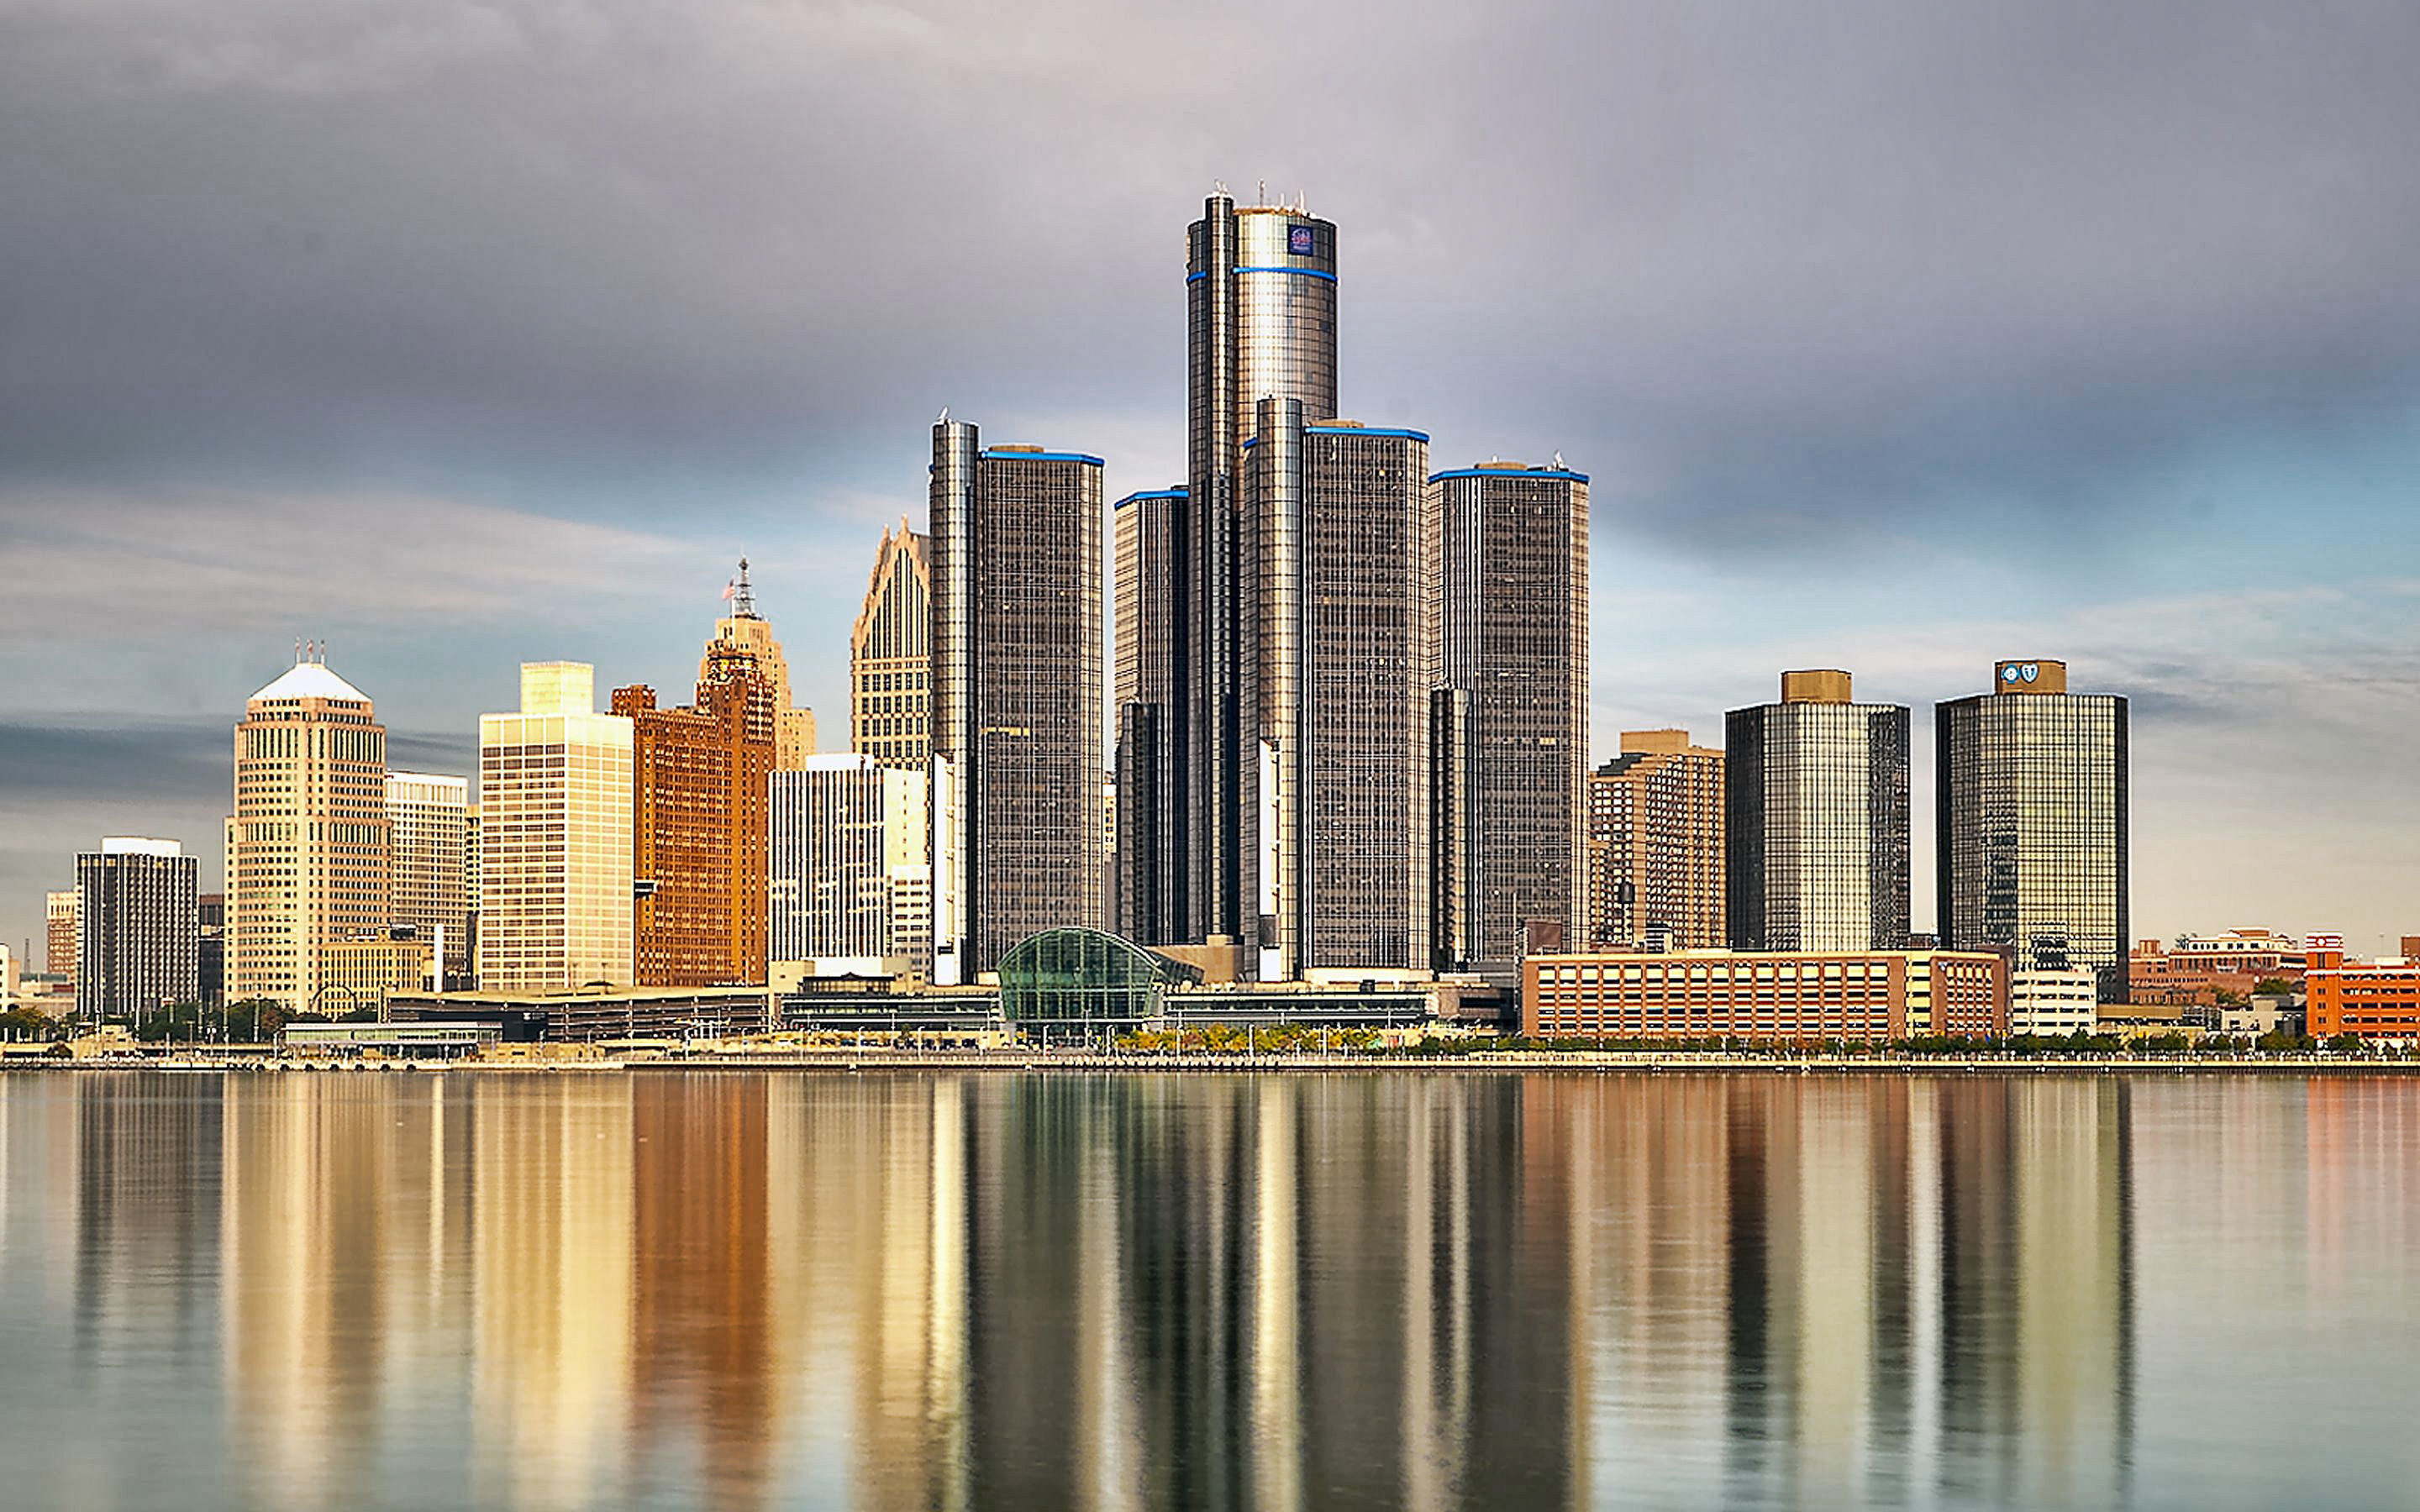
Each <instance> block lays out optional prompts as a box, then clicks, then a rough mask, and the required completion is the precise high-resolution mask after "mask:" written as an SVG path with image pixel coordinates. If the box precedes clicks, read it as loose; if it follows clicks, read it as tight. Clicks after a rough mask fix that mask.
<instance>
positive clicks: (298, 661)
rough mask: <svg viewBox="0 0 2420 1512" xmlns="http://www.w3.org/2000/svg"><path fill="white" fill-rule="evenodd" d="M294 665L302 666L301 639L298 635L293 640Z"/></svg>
mask: <svg viewBox="0 0 2420 1512" xmlns="http://www.w3.org/2000/svg"><path fill="white" fill-rule="evenodd" d="M294 665H295V666H297V667H300V666H302V637H301V636H299V635H298V636H296V637H295V638H294Z"/></svg>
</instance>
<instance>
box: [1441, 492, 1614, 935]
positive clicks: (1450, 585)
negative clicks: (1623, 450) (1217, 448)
mask: <svg viewBox="0 0 2420 1512" xmlns="http://www.w3.org/2000/svg"><path fill="white" fill-rule="evenodd" d="M1429 482H1430V487H1431V488H1432V489H1433V490H1434V499H1433V501H1432V505H1431V507H1432V509H1433V510H1434V511H1435V515H1436V523H1435V528H1434V530H1433V531H1432V532H1430V535H1429V543H1430V544H1429V558H1428V562H1427V570H1426V573H1425V577H1426V579H1427V584H1428V592H1429V594H1430V596H1431V603H1432V609H1431V615H1430V633H1431V634H1432V635H1433V636H1434V637H1435V651H1434V652H1433V655H1432V665H1433V666H1434V667H1435V670H1436V674H1437V678H1438V686H1439V688H1440V689H1441V691H1440V693H1439V694H1438V696H1437V698H1436V700H1435V702H1434V703H1433V707H1432V719H1433V720H1434V723H1435V733H1434V735H1433V739H1432V743H1433V746H1434V747H1435V762H1436V764H1437V770H1436V772H1435V777H1434V780H1435V782H1436V783H1437V785H1438V788H1439V809H1440V812H1441V815H1442V820H1443V822H1442V824H1441V825H1440V831H1441V832H1440V835H1439V839H1438V845H1439V847H1440V854H1438V855H1437V856H1435V875H1436V879H1437V881H1436V887H1437V894H1438V901H1437V903H1435V906H1434V910H1433V912H1434V928H1435V949H1434V952H1433V953H1434V955H1435V960H1436V962H1437V964H1439V966H1440V967H1450V968H1452V969H1463V970H1471V971H1476V972H1479V973H1481V974H1482V975H1485V976H1488V977H1490V978H1492V979H1495V980H1502V981H1506V982H1510V981H1512V980H1516V979H1517V976H1518V973H1519V969H1520V963H1521V960H1522V958H1523V957H1524V956H1525V955H1528V954H1529V953H1531V952H1534V951H1556V950H1561V949H1567V948H1568V945H1569V944H1570V943H1571V942H1575V941H1576V940H1577V939H1578V938H1579V934H1580V928H1581V924H1582V907H1583V902H1584V900H1583V896H1582V895H1583V893H1584V891H1585V879H1584V873H1583V870H1582V867H1583V861H1584V858H1585V857H1584V850H1585V845H1586V833H1585V831H1586V823H1585V814H1586V809H1585V804H1586V786H1585V785H1586V781H1587V773H1588V688H1589V680H1588V616H1589V592H1588V581H1589V579H1588V549H1589V548H1588V529H1589V513H1588V512H1589V487H1588V478H1587V476H1586V475H1585V474H1582V473H1578V472H1571V471H1564V470H1563V469H1561V468H1552V467H1548V468H1538V467H1525V466H1523V465H1521V464H1519V463H1495V464H1490V465H1487V466H1482V467H1475V468H1462V469H1457V470H1455V471H1450V472H1440V473H1437V474H1435V476H1434V477H1432V478H1431V479H1430V480H1429Z"/></svg>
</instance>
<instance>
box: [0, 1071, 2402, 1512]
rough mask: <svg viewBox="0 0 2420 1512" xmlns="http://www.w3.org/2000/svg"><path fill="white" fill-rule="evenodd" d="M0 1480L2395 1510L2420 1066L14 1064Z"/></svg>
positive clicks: (1337, 1500)
mask: <svg viewBox="0 0 2420 1512" xmlns="http://www.w3.org/2000/svg"><path fill="white" fill-rule="evenodd" d="M0 1183H5V1184H0V1504H7V1505H11V1506H28V1507H33V1506H40V1507H82V1506H91V1507H104V1506H127V1507H135V1506H142V1507H154V1506H158V1507H168V1506H176V1507H209V1506H228V1507H238V1506H240V1507H256V1506H258V1507H322V1506H349V1507H421V1506H456V1505H476V1506H492V1507H566V1506H588V1505H646V1506H664V1507H682V1506H733V1507H752V1506H850V1507H868V1508H893V1507H895V1508H925V1507H953V1506H958V1507H1036V1508H1061V1507H1092V1506H1101V1507H1127V1506H1131V1507H1156V1506H1211V1507H1227V1506H1252V1507H1273V1508H1283V1507H1352V1506H1370V1507H1385V1506H1416V1507H1446V1506H1470V1507H1481V1506H1485V1507H1525V1506H1541V1507H1555V1506H1656V1507H1664V1506H1702V1507H1725V1508H1736V1507H1759V1506H1832V1505H1848V1504H1857V1505H1881V1506H1912V1507H1948V1506H2003V1505H2040V1506H2079V1507H2102V1506H2113V1505H2119V1506H2123V1505H2133V1506H2143V1507H2177V1508H2185V1507H2195V1508H2200V1507H2211V1506H2269V1505H2285V1504H2292V1505H2296V1506H2301V1507H2320V1506H2348V1507H2352V1506H2365V1507H2366V1506H2409V1505H2414V1504H2420V1432H2415V1429H2414V1424H2413V1418H2414V1414H2415V1410H2420V1289H2415V1285H2414V1283H2415V1281H2420V1083H2415V1082H2411V1081H2404V1080H2382V1079H2381V1080H2369V1079H2363V1080H2350V1079H2348V1080H2342V1081H2324V1080H2322V1081H2311V1082H2304V1081H2299V1080H2286V1079H2268V1078H2261V1079H2254V1078H2248V1077H2247V1078H2242V1079H2220V1078H2214V1077H2213V1078H2202V1079H2178V1080H2160V1079H2149V1080H2134V1081H2118V1080H2111V1079H2105V1078H2102V1079H2095V1078H2082V1077H2078V1078H2068V1077H2055V1076H2039V1077H2037V1076H2027V1077H2024V1078H2019V1079H2009V1080H2001V1079H1994V1078H1954V1079H1940V1080H1910V1079H1898V1078H1886V1079H1885V1078H1877V1079H1871V1080H1847V1081H1840V1080H1830V1079H1816V1080H1809V1079H1789V1078H1776V1077H1769V1076H1761V1075H1757V1076H1736V1077H1730V1076H1678V1075H1675V1076H1666V1077H1653V1076H1588V1075H1569V1074H1565V1075H1538V1076H1519V1075H1468V1076H1458V1075H1435V1074H1417V1073H1401V1074H1370V1075H1349V1076H1330V1077H1311V1076H1301V1077H1293V1076H1283V1077H1251V1076H1233V1077H1227V1076H1218V1077H1212V1076H1192V1077H1150V1076H1128V1077H1099V1078H1094V1077H1081V1076H1072V1075H1069V1076H1021V1077H1020V1076H1009V1075H997V1074H991V1075H977V1076H959V1075H897V1076H876V1075H865V1076H827V1075H814V1074H781V1073H774V1074H738V1073H717V1072H674V1073H661V1074H637V1075H628V1076H624V1075H617V1074H613V1073H578V1074H566V1075H556V1076H540V1075H527V1076H510V1075H486V1076H471V1075H463V1074H453V1075H442V1074H431V1075H419V1074H414V1075H400V1074H390V1075H382V1076H381V1075H318V1076H309V1075H283V1076H279V1075H250V1076H237V1077H231V1078H227V1079H224V1080H222V1079H218V1078H215V1077H209V1076H179V1075H175V1074H171V1073H159V1072H125V1073H116V1072H102V1073H90V1072H85V1073H62V1072H50V1073H31V1074H11V1075H7V1076H0Z"/></svg>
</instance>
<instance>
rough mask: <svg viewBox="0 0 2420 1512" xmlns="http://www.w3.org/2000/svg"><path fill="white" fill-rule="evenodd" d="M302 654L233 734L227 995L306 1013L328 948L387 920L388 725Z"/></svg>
mask: <svg viewBox="0 0 2420 1512" xmlns="http://www.w3.org/2000/svg"><path fill="white" fill-rule="evenodd" d="M319 655H320V653H318V652H317V651H315V650H308V649H306V650H305V651H304V652H303V653H302V659H300V660H298V661H297V662H296V663H295V664H294V666H293V667H292V668H290V669H288V670H287V672H286V673H285V674H284V675H283V676H281V677H279V678H278V679H277V680H276V681H275V682H272V683H271V684H270V685H269V686H268V687H264V688H262V689H261V690H260V691H259V692H257V693H255V694H254V695H253V696H252V698H251V700H250V702H247V703H246V705H245V707H244V717H243V722H242V723H241V724H239V725H237V726H236V730H235V814H234V816H233V818H231V819H230V820H229V821H228V824H227V837H228V840H227V855H226V899H227V903H226V908H227V943H226V997H227V1000H228V1001H229V1002H245V1001H249V1000H252V999H256V998H258V999H266V1000H267V1001H270V1002H273V1003H276V1004H278V1005H279V1006H280V1007H282V1008H284V1009H285V1010H287V1011H288V1012H298V1011H312V1010H313V1009H314V1008H315V1005H316V1000H317V999H318V996H319V995H320V993H321V992H322V990H323V989H324V988H325V987H326V985H327V982H326V979H325V974H324V971H323V969H322V961H321V952H322V951H323V950H324V949H326V947H327V946H329V945H330V944H331V943H333V942H334V941H337V940H342V939H347V938H350V937H353V936H356V935H360V934H363V933H367V932H369V931H372V930H378V929H382V928H384V927H385V926H386V924H387V921H388V920H387V905H388V855H389V852H388V825H387V812H386V730H385V728H384V727H383V726H381V725H380V723H379V722H378V718H377V715H376V712H375V711H374V710H373V708H372V707H371V704H370V701H369V698H368V696H367V695H365V694H364V693H363V692H362V691H361V690H360V689H358V688H356V687H353V686H352V685H351V684H349V683H348V682H346V681H345V680H344V679H343V678H341V677H338V676H337V675H336V674H335V673H334V672H332V671H329V670H328V667H327V664H326V662H324V661H322V660H319V659H317V658H318V656H319Z"/></svg>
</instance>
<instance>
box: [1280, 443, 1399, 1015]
mask: <svg viewBox="0 0 2420 1512" xmlns="http://www.w3.org/2000/svg"><path fill="white" fill-rule="evenodd" d="M1304 422H1305V417H1304V414H1303V409H1302V406H1301V405H1300V404H1299V403H1298V402H1296V401H1295V400H1291V399H1264V400H1262V401H1261V405H1260V410H1259V413H1258V416H1257V417H1256V419H1255V423H1254V427H1253V428H1254V438H1253V440H1252V442H1251V444H1250V446H1249V449H1248V452H1247V457H1248V460H1247V464H1246V468H1245V474H1244V477H1245V489H1244V495H1245V516H1246V518H1247V519H1249V520H1250V521H1252V522H1253V524H1254V529H1255V531H1256V532H1257V534H1258V548H1257V549H1256V550H1255V552H1254V555H1255V556H1256V557H1257V559H1258V561H1259V563H1260V584H1259V587H1260V603H1259V613H1258V617H1257V623H1258V625H1259V629H1258V640H1259V646H1258V655H1257V656H1256V658H1255V660H1254V662H1253V664H1252V666H1251V668H1250V672H1251V677H1250V680H1249V682H1248V683H1247V686H1246V690H1245V691H1246V698H1247V707H1248V708H1250V709H1253V710H1255V711H1256V718H1257V727H1258V731H1259V739H1258V742H1257V745H1258V750H1257V751H1256V752H1255V760H1254V762H1253V764H1252V772H1253V777H1254V779H1255V790H1256V792H1255V795H1256V800H1257V801H1256V804H1255V812H1254V813H1253V814H1252V815H1251V816H1250V821H1249V824H1248V825H1247V833H1248V835H1249V837H1250V838H1251V839H1252V841H1254V844H1253V847H1252V849H1251V851H1250V852H1249V854H1248V856H1247V857H1246V867H1245V872H1246V875H1247V876H1248V878H1249V880H1250V882H1251V885H1252V888H1253V892H1254V896H1255V900H1256V905H1255V907H1254V909H1253V913H1254V915H1255V916H1256V918H1260V919H1264V920H1267V921H1268V926H1273V927H1267V926H1264V933H1263V938H1262V949H1261V955H1260V961H1259V966H1260V974H1261V975H1262V976H1263V977H1264V978H1265V979H1273V980H1283V979H1290V978H1296V977H1299V976H1301V975H1302V974H1303V973H1305V972H1306V971H1310V970H1313V969H1317V968H1321V967H1366V966H1377V967H1387V966H1391V967H1395V968H1398V969H1415V970H1426V969H1427V968H1428V965H1429V961H1428V954H1429V941H1430V936H1431V934H1432V933H1433V932H1432V928H1431V920H1430V906H1431V888H1430V881H1429V860H1430V856H1429V845H1430V814H1429V759H1428V703H1429V695H1430V689H1431V688H1433V687H1435V681H1436V679H1435V668H1434V665H1433V663H1432V660H1431V658H1432V656H1434V655H1435V638H1434V637H1432V636H1431V635H1430V634H1429V633H1428V620H1429V614H1430V605H1429V602H1428V593H1427V583H1426V580H1425V577H1424V573H1425V567H1426V563H1428V561H1429V559H1430V557H1431V556H1432V554H1433V545H1432V543H1431V541H1430V539H1429V537H1430V535H1431V534H1432V533H1434V531H1435V512H1434V511H1433V510H1431V509H1430V507H1429V501H1428V497H1427V494H1428V486H1427V473H1428V437H1426V436H1425V435H1423V434H1421V433H1420V432H1419V431H1413V430H1388V429H1377V428H1372V427H1365V426H1361V425H1357V424H1350V423H1347V422H1338V421H1329V422H1324V423H1316V424H1305V423H1304Z"/></svg>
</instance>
